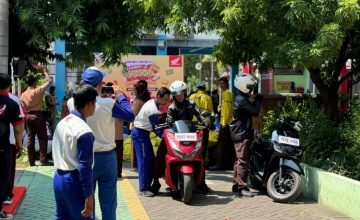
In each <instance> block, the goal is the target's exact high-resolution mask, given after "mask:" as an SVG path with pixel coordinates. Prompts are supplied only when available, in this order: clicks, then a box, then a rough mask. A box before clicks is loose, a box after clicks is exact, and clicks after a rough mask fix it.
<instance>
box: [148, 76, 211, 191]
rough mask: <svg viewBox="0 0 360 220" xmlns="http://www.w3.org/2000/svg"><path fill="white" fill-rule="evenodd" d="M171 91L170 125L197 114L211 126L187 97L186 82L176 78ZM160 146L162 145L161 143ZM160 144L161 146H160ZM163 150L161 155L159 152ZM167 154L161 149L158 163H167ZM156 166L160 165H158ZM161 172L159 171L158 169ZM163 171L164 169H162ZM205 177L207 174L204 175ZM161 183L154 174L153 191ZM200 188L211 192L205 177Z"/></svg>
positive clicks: (157, 157) (157, 158)
mask: <svg viewBox="0 0 360 220" xmlns="http://www.w3.org/2000/svg"><path fill="white" fill-rule="evenodd" d="M170 92H171V96H172V97H173V100H174V101H173V102H172V103H171V105H170V106H169V108H168V110H167V116H166V121H167V123H169V124H170V125H171V124H173V123H174V122H175V121H177V120H192V119H193V117H194V116H195V117H196V118H197V119H198V121H199V122H201V123H202V124H203V125H204V126H205V127H206V128H210V126H211V123H210V122H209V121H208V120H206V118H205V117H204V116H202V115H201V111H200V109H199V107H198V106H197V105H196V103H195V102H194V101H192V100H188V99H186V97H187V86H186V84H185V82H183V81H179V80H176V81H174V82H173V83H171V85H170ZM160 146H162V145H161V144H160ZM160 146H159V147H160ZM160 152H161V155H159V153H160ZM165 155H166V151H162V150H161V151H159V150H158V153H157V155H156V160H157V161H156V164H159V163H162V164H165ZM156 167H158V169H159V166H158V165H157V166H156ZM158 172H159V171H158ZM160 172H161V173H163V172H162V171H160ZM204 177H205V175H204ZM160 187H161V185H160V183H159V179H158V178H157V176H154V182H153V185H152V186H151V188H152V192H153V193H155V194H156V193H157V192H158V191H159V189H160ZM198 189H199V190H200V191H201V192H202V193H204V194H208V193H210V191H209V188H208V187H207V185H206V184H205V178H204V179H203V181H202V183H201V184H200V185H199V187H198Z"/></svg>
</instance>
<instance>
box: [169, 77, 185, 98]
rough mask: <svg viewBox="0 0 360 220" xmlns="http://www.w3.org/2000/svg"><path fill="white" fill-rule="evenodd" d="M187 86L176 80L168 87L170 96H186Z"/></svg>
mask: <svg viewBox="0 0 360 220" xmlns="http://www.w3.org/2000/svg"><path fill="white" fill-rule="evenodd" d="M186 89H187V86H186V84H185V83H184V82H183V81H179V80H176V81H174V82H173V83H171V85H170V92H171V95H172V96H176V95H180V94H182V93H184V94H186Z"/></svg>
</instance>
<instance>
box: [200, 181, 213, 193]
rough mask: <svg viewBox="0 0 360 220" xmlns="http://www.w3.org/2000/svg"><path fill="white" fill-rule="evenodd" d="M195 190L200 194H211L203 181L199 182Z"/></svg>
mask: <svg viewBox="0 0 360 220" xmlns="http://www.w3.org/2000/svg"><path fill="white" fill-rule="evenodd" d="M197 189H198V190H199V191H200V192H201V193H202V194H205V195H207V194H211V192H210V189H209V187H208V186H207V185H206V183H205V181H201V183H200V185H199V186H198V187H197Z"/></svg>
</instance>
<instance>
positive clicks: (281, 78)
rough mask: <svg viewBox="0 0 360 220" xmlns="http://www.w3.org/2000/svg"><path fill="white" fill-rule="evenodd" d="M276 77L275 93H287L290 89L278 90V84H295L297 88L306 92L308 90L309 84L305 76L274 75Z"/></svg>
mask: <svg viewBox="0 0 360 220" xmlns="http://www.w3.org/2000/svg"><path fill="white" fill-rule="evenodd" d="M273 77H274V92H275V93H287V92H289V89H278V86H277V83H278V82H295V87H296V88H298V87H302V88H304V91H306V89H308V84H309V83H308V82H307V81H306V77H304V75H273Z"/></svg>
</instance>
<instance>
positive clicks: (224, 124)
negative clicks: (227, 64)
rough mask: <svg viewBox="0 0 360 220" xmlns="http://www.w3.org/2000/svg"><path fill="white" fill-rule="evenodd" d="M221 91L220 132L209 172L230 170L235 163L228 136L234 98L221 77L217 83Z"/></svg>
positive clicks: (227, 84)
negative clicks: (213, 160)
mask: <svg viewBox="0 0 360 220" xmlns="http://www.w3.org/2000/svg"><path fill="white" fill-rule="evenodd" d="M218 84H219V87H220V89H221V106H219V109H221V111H220V131H219V137H218V142H217V145H216V152H217V155H216V157H217V158H216V164H215V165H214V166H211V167H209V170H224V169H227V168H229V169H231V168H232V166H233V165H234V161H235V150H234V148H233V147H231V146H233V142H232V140H231V134H230V127H229V125H230V123H231V121H232V105H233V100H234V96H233V94H232V93H231V91H230V90H229V80H228V79H227V78H226V77H221V78H220V79H219V81H218Z"/></svg>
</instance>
